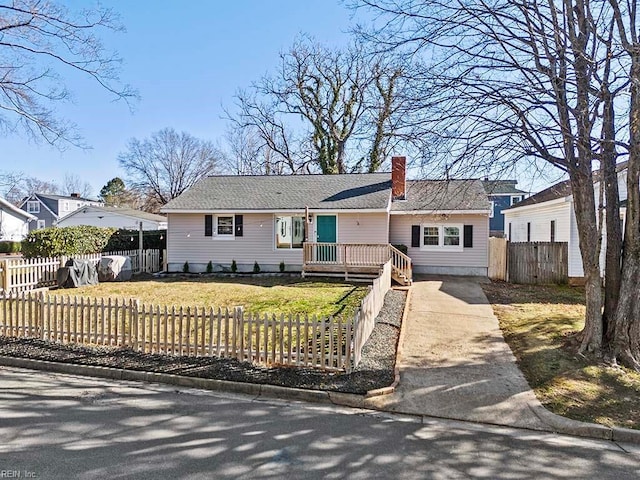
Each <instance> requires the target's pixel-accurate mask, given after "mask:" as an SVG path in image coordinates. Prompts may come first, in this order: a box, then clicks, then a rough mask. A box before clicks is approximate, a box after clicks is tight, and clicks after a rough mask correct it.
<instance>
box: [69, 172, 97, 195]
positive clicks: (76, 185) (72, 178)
mask: <svg viewBox="0 0 640 480" xmlns="http://www.w3.org/2000/svg"><path fill="white" fill-rule="evenodd" d="M62 193H63V194H65V195H71V194H72V193H77V194H79V195H80V196H81V197H84V198H87V197H90V196H91V194H92V193H93V187H92V186H91V184H90V183H89V182H86V181H84V180H82V179H81V178H80V177H79V176H78V175H77V174H75V173H65V174H64V180H63V181H62Z"/></svg>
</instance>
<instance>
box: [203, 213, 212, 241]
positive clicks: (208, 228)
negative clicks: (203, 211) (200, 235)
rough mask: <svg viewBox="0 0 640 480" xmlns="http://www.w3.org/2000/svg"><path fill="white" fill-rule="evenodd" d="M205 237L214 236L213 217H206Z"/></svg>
mask: <svg viewBox="0 0 640 480" xmlns="http://www.w3.org/2000/svg"><path fill="white" fill-rule="evenodd" d="M204 236H205V237H211V236H213V215H205V216H204Z"/></svg>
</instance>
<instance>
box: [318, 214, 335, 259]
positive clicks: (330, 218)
mask: <svg viewBox="0 0 640 480" xmlns="http://www.w3.org/2000/svg"><path fill="white" fill-rule="evenodd" d="M336 225H337V222H336V216H335V215H316V241H317V242H318V243H323V244H327V243H329V244H331V245H318V247H317V250H316V261H318V262H335V261H336V245H335V243H336V239H337V234H336Z"/></svg>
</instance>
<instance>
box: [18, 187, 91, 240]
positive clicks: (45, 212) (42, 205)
mask: <svg viewBox="0 0 640 480" xmlns="http://www.w3.org/2000/svg"><path fill="white" fill-rule="evenodd" d="M87 205H96V206H100V205H102V202H100V201H98V200H92V199H90V198H83V197H81V196H80V195H79V194H77V193H72V194H71V195H68V196H65V195H53V194H48V193H46V194H45V193H33V194H31V195H29V196H28V197H26V198H25V199H24V200H23V201H22V203H21V204H20V208H21V209H22V210H24V211H25V212H27V213H30V214H31V215H33V216H35V217H36V220H35V221H34V222H30V223H29V231H32V230H38V229H41V228H47V227H53V226H55V225H56V224H57V222H58V220H59V219H60V218H62V217H64V216H66V215H68V214H69V213H71V212H74V211H75V210H77V209H78V208H81V207H85V206H87Z"/></svg>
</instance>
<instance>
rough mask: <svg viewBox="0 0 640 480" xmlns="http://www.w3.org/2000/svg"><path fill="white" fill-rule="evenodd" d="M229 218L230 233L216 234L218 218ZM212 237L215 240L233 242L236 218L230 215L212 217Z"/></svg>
mask: <svg viewBox="0 0 640 480" xmlns="http://www.w3.org/2000/svg"><path fill="white" fill-rule="evenodd" d="M229 217H230V218H231V233H218V228H219V225H218V219H220V218H229ZM212 227H213V232H212V233H213V235H212V237H213V238H214V239H216V240H233V239H234V238H235V232H236V216H235V215H233V214H231V215H214V216H213V225H212Z"/></svg>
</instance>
